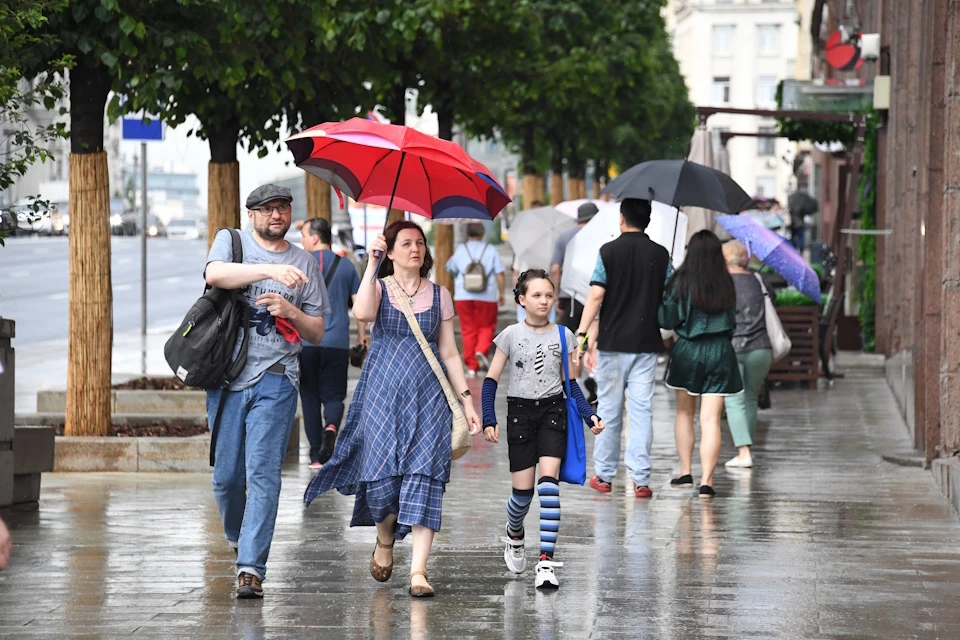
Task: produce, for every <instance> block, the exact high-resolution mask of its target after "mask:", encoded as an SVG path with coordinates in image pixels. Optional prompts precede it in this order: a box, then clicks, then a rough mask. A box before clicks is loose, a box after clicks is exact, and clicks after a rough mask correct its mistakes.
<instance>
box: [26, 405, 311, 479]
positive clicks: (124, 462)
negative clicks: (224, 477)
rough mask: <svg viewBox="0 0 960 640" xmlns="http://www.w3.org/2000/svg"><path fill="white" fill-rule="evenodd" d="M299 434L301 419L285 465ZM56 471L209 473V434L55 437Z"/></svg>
mask: <svg viewBox="0 0 960 640" xmlns="http://www.w3.org/2000/svg"><path fill="white" fill-rule="evenodd" d="M173 393H179V392H173ZM63 419H64V416H63V414H62V413H38V414H25V415H18V416H17V424H18V425H45V426H47V427H51V426H55V425H62V424H63ZM113 422H114V423H116V424H125V425H128V426H132V427H136V426H138V425H143V426H146V425H152V424H158V423H161V424H162V423H178V424H184V423H190V424H203V425H205V424H206V423H207V417H206V415H200V416H184V415H180V416H157V415H147V414H139V415H115V416H113ZM17 428H18V429H20V428H21V427H20V426H18V427H17ZM300 430H301V418H300V416H299V415H298V416H294V419H293V428H292V429H291V430H290V440H289V441H288V442H287V454H286V459H287V460H297V459H299V456H300ZM53 470H54V471H181V472H183V471H187V472H209V471H210V434H209V433H207V434H203V435H199V436H192V437H186V438H177V437H168V438H152V437H146V436H141V437H114V436H106V437H98V436H57V437H56V443H55V447H54V460H53Z"/></svg>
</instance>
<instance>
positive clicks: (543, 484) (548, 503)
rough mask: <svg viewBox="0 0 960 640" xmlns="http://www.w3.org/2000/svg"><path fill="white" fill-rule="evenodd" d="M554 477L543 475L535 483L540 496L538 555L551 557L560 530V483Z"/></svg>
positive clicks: (550, 558) (549, 558)
mask: <svg viewBox="0 0 960 640" xmlns="http://www.w3.org/2000/svg"><path fill="white" fill-rule="evenodd" d="M558 482H559V481H558V480H557V479H556V478H551V477H550V476H543V477H542V478H540V481H539V482H538V483H537V494H538V495H539V496H540V555H541V556H546V557H547V559H548V560H552V559H553V552H554V551H555V550H556V547H557V533H558V532H559V531H560V485H559V484H558Z"/></svg>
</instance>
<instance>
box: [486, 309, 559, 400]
mask: <svg viewBox="0 0 960 640" xmlns="http://www.w3.org/2000/svg"><path fill="white" fill-rule="evenodd" d="M563 331H564V332H565V335H566V339H567V353H568V354H569V353H570V351H571V350H573V349H574V348H575V347H576V338H574V336H573V332H572V331H570V329H568V328H566V327H563ZM493 343H494V344H495V345H497V348H498V349H500V351H503V352H504V353H505V354H506V356H507V362H508V363H509V364H510V367H511V368H510V387H509V389H508V391H507V395H508V396H509V397H511V398H525V399H527V400H539V399H541V398H549V397H551V396H556V395H559V394H560V393H562V392H563V377H562V376H563V360H562V355H561V351H560V332H559V331H558V330H557V325H555V324H552V325H550V328H549V330H548V331H545V332H544V333H538V332H536V331H534V330H533V329H531V328H530V327H528V326H527V325H525V324H523V323H518V324H513V325H510V326H509V327H507V328H506V329H504V330H503V331H502V332H501V333H500V335H498V336H497V337H496V338H495V339H494V341H493Z"/></svg>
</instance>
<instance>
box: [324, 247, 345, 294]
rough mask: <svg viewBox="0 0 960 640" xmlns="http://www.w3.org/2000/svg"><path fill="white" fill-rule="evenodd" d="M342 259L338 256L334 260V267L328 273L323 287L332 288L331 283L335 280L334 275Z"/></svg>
mask: <svg viewBox="0 0 960 640" xmlns="http://www.w3.org/2000/svg"><path fill="white" fill-rule="evenodd" d="M334 255H337V254H334ZM340 258H341V256H339V255H337V257H336V258H334V259H333V265H332V266H331V267H330V271H328V272H327V275H326V277H325V278H324V279H323V286H325V287H329V286H330V282H331V281H332V280H333V274H335V273H336V272H337V267H339V266H340Z"/></svg>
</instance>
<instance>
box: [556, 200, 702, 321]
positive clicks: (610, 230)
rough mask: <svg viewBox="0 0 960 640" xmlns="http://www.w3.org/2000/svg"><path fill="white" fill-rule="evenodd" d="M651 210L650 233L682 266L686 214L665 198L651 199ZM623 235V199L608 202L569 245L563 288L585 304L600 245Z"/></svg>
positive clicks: (651, 237)
mask: <svg viewBox="0 0 960 640" xmlns="http://www.w3.org/2000/svg"><path fill="white" fill-rule="evenodd" d="M651 207H652V212H651V215H650V226H649V227H647V235H648V236H650V239H651V240H653V241H654V242H656V243H657V244H659V245H660V246H662V247H665V248H666V249H667V251H670V247H671V246H672V247H673V251H672V255H673V265H674V267H678V266H680V264H681V263H682V262H683V258H684V256H685V255H686V239H687V225H688V222H689V221H688V219H687V216H686V215H685V214H683V213H680V212H678V211H677V210H676V209H674V208H673V207H671V206H669V205H666V204H663V203H662V202H657V201H653V202H651ZM619 235H620V203H619V202H616V203H613V204H609V203H608V204H606V206H604V207H603V208H602V209H600V211H599V212H598V213H597V215H595V216H594V217H593V220H591V221H590V222H588V223H587V224H586V225H584V227H583V228H582V229H580V231H578V232H577V235H575V236H573V240H571V241H570V244H568V245H567V254H566V257H565V259H564V261H563V277H562V279H561V282H560V288H561V289H562V290H564V291H566V292H568V293H570V294H571V295H572V296H573V297H574V298H576V299H577V300H578V301H580V302H581V303H582V304H586V301H587V294H588V293H589V292H590V279H591V277H592V276H593V269H594V267H596V265H597V256H599V255H600V247H602V246H603V245H605V244H606V243H608V242H610V241H611V240H613V239H615V238H617V237H619Z"/></svg>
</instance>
